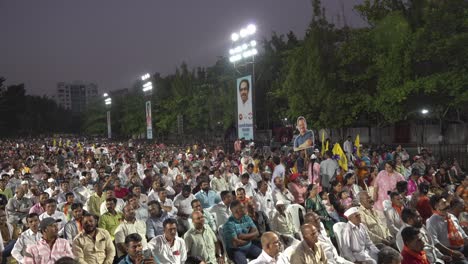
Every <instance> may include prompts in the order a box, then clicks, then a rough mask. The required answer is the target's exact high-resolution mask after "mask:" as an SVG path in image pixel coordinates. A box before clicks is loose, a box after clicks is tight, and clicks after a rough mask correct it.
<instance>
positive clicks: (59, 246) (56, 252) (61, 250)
mask: <svg viewBox="0 0 468 264" xmlns="http://www.w3.org/2000/svg"><path fill="white" fill-rule="evenodd" d="M62 257H71V258H74V256H73V252H72V249H71V246H70V243H69V242H68V241H67V240H66V239H63V238H57V239H56V240H55V243H54V244H53V245H52V248H50V246H49V244H47V242H46V241H45V240H44V239H41V240H39V241H38V242H37V243H36V244H34V245H31V246H29V247H28V248H27V249H26V254H24V259H23V260H24V261H23V264H36V263H41V264H53V263H55V261H57V259H59V258H62Z"/></svg>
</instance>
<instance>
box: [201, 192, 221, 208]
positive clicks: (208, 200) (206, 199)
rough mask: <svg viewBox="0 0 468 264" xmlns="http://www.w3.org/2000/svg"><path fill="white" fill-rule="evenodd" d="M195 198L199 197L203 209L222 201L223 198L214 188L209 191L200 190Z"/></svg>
mask: <svg viewBox="0 0 468 264" xmlns="http://www.w3.org/2000/svg"><path fill="white" fill-rule="evenodd" d="M195 198H197V200H199V201H200V203H201V206H202V207H203V209H206V208H210V207H212V206H213V205H215V204H217V203H219V202H221V198H220V197H219V195H218V194H217V193H216V192H215V191H213V190H209V191H208V193H206V192H205V191H203V190H200V191H199V192H197V194H195Z"/></svg>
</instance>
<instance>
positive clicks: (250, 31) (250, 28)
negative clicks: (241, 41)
mask: <svg viewBox="0 0 468 264" xmlns="http://www.w3.org/2000/svg"><path fill="white" fill-rule="evenodd" d="M246 30H247V34H249V35H253V34H255V31H257V27H256V26H255V25H254V24H250V25H248V26H247V29H246Z"/></svg>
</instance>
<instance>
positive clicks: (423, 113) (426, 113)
mask: <svg viewBox="0 0 468 264" xmlns="http://www.w3.org/2000/svg"><path fill="white" fill-rule="evenodd" d="M421 114H422V116H423V120H424V121H423V128H422V133H421V145H423V144H424V141H425V138H424V134H426V117H427V115H428V114H429V110H428V109H427V108H423V109H421Z"/></svg>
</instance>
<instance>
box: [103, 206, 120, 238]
mask: <svg viewBox="0 0 468 264" xmlns="http://www.w3.org/2000/svg"><path fill="white" fill-rule="evenodd" d="M120 219H123V215H122V213H119V212H117V213H116V214H115V215H113V214H111V213H109V212H107V213H105V214H103V215H102V216H101V217H99V225H98V226H99V228H102V229H105V230H107V232H109V234H110V236H111V238H112V240H114V232H115V229H117V227H118V226H119V225H120Z"/></svg>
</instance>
